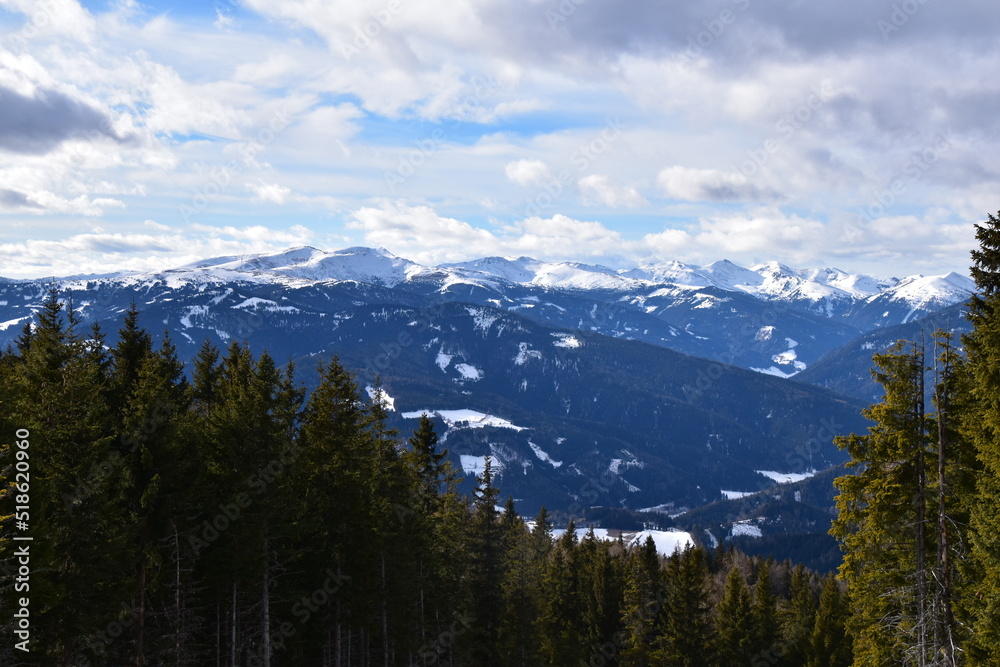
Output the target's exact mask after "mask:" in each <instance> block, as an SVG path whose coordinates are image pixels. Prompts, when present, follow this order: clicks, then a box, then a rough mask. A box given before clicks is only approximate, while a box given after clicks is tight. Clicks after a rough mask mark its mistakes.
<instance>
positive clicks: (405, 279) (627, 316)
mask: <svg viewBox="0 0 1000 667" xmlns="http://www.w3.org/2000/svg"><path fill="white" fill-rule="evenodd" d="M54 282H55V284H56V285H58V286H60V287H61V288H62V289H65V290H70V291H72V292H73V293H74V294H76V295H77V299H78V303H90V302H92V301H93V300H92V299H88V298H86V297H85V296H84V295H86V294H88V293H91V292H93V291H94V290H101V291H102V292H103V293H104V294H105V295H108V290H111V291H114V290H125V291H141V292H142V293H143V294H144V295H148V296H150V297H151V298H149V299H145V297H144V299H145V300H144V303H147V304H152V303H155V302H157V300H165V301H168V302H173V304H174V306H175V310H176V309H180V312H179V313H178V314H177V315H176V320H177V322H178V323H179V324H180V326H181V334H182V336H185V337H190V336H191V335H192V334H193V333H194V332H193V331H188V329H191V328H194V329H197V328H198V327H197V326H196V325H194V324H192V322H197V321H198V320H203V321H204V320H205V319H211V315H210V314H211V313H212V312H213V311H218V310H220V309H223V308H230V309H238V310H241V311H243V312H250V311H253V312H282V311H283V312H287V313H293V312H299V313H309V312H310V311H311V310H313V309H314V307H315V306H314V305H310V304H309V303H305V302H302V303H299V302H297V301H296V299H293V298H292V297H293V296H294V295H300V294H302V293H303V292H304V291H307V290H320V291H322V290H324V289H327V288H329V287H330V286H332V285H340V286H342V287H343V288H344V289H355V290H362V291H366V294H365V295H363V296H359V297H358V299H356V300H355V301H354V302H353V303H371V302H374V303H400V302H402V303H412V302H413V300H414V299H423V300H425V301H427V300H429V301H431V302H435V301H448V302H456V301H457V302H466V303H473V304H475V305H479V306H488V307H492V308H498V309H500V310H506V311H512V312H518V313H521V314H523V315H524V316H526V317H528V318H530V319H532V320H534V321H537V322H539V323H542V324H545V325H549V326H559V327H565V328H568V329H581V330H585V331H594V332H598V333H601V334H605V335H610V336H614V337H616V338H625V339H632V340H638V341H643V342H646V343H650V344H653V345H657V346H661V347H667V348H670V349H674V350H677V351H679V352H683V353H685V354H691V355H694V356H698V357H704V358H708V359H713V360H716V361H722V362H725V363H731V364H736V365H738V366H742V367H743V368H747V369H751V370H755V371H759V372H763V373H768V374H772V375H777V376H780V377H791V376H793V375H795V374H797V373H799V372H800V371H802V370H803V369H805V368H806V367H808V365H810V364H812V363H813V362H814V361H816V360H818V359H819V357H821V356H822V355H823V354H824V353H826V352H828V351H830V350H832V349H834V348H836V347H839V346H840V345H843V344H846V343H847V342H848V341H850V340H852V339H854V338H857V337H858V336H860V335H862V334H864V333H866V332H869V331H872V330H874V329H878V328H884V327H887V326H893V325H898V324H903V323H907V322H910V321H914V320H917V319H919V318H921V317H925V316H927V315H929V314H931V313H933V312H936V311H939V310H941V309H943V308H946V307H948V306H952V305H954V304H958V303H963V302H964V301H965V300H967V299H968V297H969V295H970V294H971V292H972V290H973V289H974V284H973V283H972V281H971V280H969V279H968V278H966V277H965V276H962V275H959V274H957V273H949V274H946V275H941V276H919V275H918V276H908V277H905V278H889V279H877V278H873V277H871V276H865V275H856V274H850V273H847V272H845V271H841V270H839V269H831V268H824V269H793V268H790V267H788V266H785V265H783V264H780V263H778V262H768V263H765V264H759V265H756V266H753V267H750V268H746V267H742V266H739V265H737V264H734V263H733V262H730V261H728V260H721V261H717V262H713V263H712V264H708V265H706V266H694V265H689V264H682V263H680V262H668V263H664V264H657V265H644V266H639V267H632V268H617V269H615V268H608V267H605V266H597V265H590V264H583V263H579V262H552V261H541V260H537V259H532V258H530V257H516V258H510V257H506V258H505V257H485V258H481V259H475V260H470V261H465V262H456V263H448V264H440V265H437V266H431V265H424V264H419V263H417V262H413V261H411V260H408V259H405V258H403V257H398V256H396V255H393V254H392V253H390V252H389V251H387V250H385V249H373V248H361V247H358V248H346V249H343V250H338V251H332V252H331V251H324V250H319V249H317V248H312V247H300V248H292V249H289V250H285V251H282V252H278V253H273V254H265V255H246V256H229V257H216V258H211V259H205V260H201V261H197V262H193V263H191V264H188V265H185V266H180V267H177V268H174V269H169V270H165V271H157V272H151V273H135V272H122V273H117V274H109V275H103V276H72V277H67V278H63V279H57V280H55V281H54ZM38 284H40V283H39V282H37V281H3V282H2V283H0V285H8V286H9V289H13V290H15V291H18V292H19V293H23V292H25V290H27V292H30V291H31V289H32V288H31V287H30V286H31V285H38ZM47 284H51V282H50V281H47ZM221 286H230V287H229V288H228V289H229V290H230V292H232V293H235V294H240V295H243V297H244V298H242V299H241V300H240V301H238V302H236V303H234V304H228V305H225V304H224V303H223V301H224V297H222V296H216V297H213V298H211V299H207V300H206V299H201V300H200V301H199V298H200V297H202V296H204V295H205V294H206V293H207V292H212V291H213V290H216V289H217V288H220V287H221ZM351 286H353V287H351ZM178 290H179V291H180V293H188V292H191V293H192V294H191V296H190V297H189V298H187V299H181V298H179V297H178V295H177V294H175V293H174V292H175V291H178ZM261 290H265V291H268V296H264V295H263V294H262V293H257V292H260V291H261ZM275 290H277V291H278V292H280V293H281V296H280V297H279V298H277V299H275V298H273V297H274V294H276V293H277V292H275ZM385 290H388V292H385ZM251 292H253V293H251ZM375 294H377V296H374V295H375ZM107 298H112V297H110V296H107ZM121 298H125V297H124V296H123V297H121ZM130 298H131V297H130ZM25 300H27V301H28V303H26V302H25ZM373 300H374V301H373ZM182 302H183V303H187V304H188V305H185V306H183V308H182V307H181V303H182ZM286 302H287V303H286ZM37 305H38V300H37V299H31V298H28V297H24V298H22V299H15V300H13V301H10V305H7V304H6V303H3V304H0V338H2V337H3V332H4V331H5V330H8V329H16V327H17V326H19V325H20V324H21V323H23V322H25V321H27V320H28V319H30V317H31V315H32V312H33V311H34V310H35V309H37ZM5 306H7V307H6V308H5ZM85 308H86V307H85ZM85 315H86V312H85ZM95 316H98V315H95ZM305 316H307V315H303V317H305ZM169 320H170V318H169V317H168V321H169ZM209 330H210V331H212V332H214V333H215V335H216V336H217V337H219V338H220V340H225V339H226V336H232V337H237V338H238V337H239V332H227V331H225V330H224V328H220V327H210V328H209ZM192 340H193V338H192Z"/></svg>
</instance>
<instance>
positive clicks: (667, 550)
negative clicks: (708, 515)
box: [552, 528, 694, 556]
mask: <svg viewBox="0 0 1000 667" xmlns="http://www.w3.org/2000/svg"><path fill="white" fill-rule="evenodd" d="M588 530H589V529H588V528H577V529H576V536H577V539H581V540H582V539H583V538H584V537H586V536H587V532H588ZM565 534H566V529H565V528H556V529H555V530H553V531H552V537H553V539H556V540H558V539H559V538H560V537H562V536H563V535H565ZM594 537H596V538H597V539H599V540H604V541H607V542H617V541H618V538H619V537H621V539H622V541H623V542H625V544H627V545H629V546H642V545H643V544H645V543H646V538H647V537H652V538H653V544H655V545H656V551H657V553H659V554H660V555H661V556H672V555H673V554H674V553H675V552H677V551H683V550H684V549H687V548H688V547H693V546H694V539H693V538H692V537H691V533H687V532H684V531H681V530H642V531H638V532H636V531H622V530H617V529H615V528H594Z"/></svg>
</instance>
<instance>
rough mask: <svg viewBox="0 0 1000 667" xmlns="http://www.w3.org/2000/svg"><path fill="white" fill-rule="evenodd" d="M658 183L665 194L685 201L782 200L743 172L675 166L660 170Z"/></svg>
mask: <svg viewBox="0 0 1000 667" xmlns="http://www.w3.org/2000/svg"><path fill="white" fill-rule="evenodd" d="M656 180H657V183H658V184H659V186H660V188H661V189H662V190H663V192H664V194H666V195H667V196H668V197H671V198H674V199H681V200H684V201H696V202H700V201H707V202H731V201H767V200H773V199H778V198H779V195H778V194H777V193H775V192H773V191H766V190H762V189H760V188H758V187H757V186H756V185H754V184H753V183H752V182H751V181H750V180H749V179H748V178H747V177H746V176H745V175H743V174H742V173H740V172H723V171H719V170H718V169H693V168H690V167H680V166H673V167H667V168H666V169H663V170H662V171H660V173H659V175H658V176H657V179H656Z"/></svg>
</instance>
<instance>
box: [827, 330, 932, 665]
mask: <svg viewBox="0 0 1000 667" xmlns="http://www.w3.org/2000/svg"><path fill="white" fill-rule="evenodd" d="M875 362H876V364H877V365H878V367H879V368H880V371H878V372H876V373H875V377H876V379H877V380H878V381H879V383H880V384H882V386H883V387H884V388H885V397H884V399H883V401H882V403H880V404H878V405H874V406H872V407H871V408H869V409H867V410H866V411H865V412H864V415H865V416H866V417H867V418H868V419H870V420H872V421H873V422H874V425H873V426H872V427H870V428H869V434H868V435H864V436H858V435H852V436H849V437H847V438H839V439H838V441H837V444H838V446H840V447H842V448H846V449H847V450H848V452H849V453H850V455H851V461H850V463H848V466H850V467H852V468H855V469H858V470H859V472H858V473H857V474H853V475H846V476H843V477H839V478H838V479H837V480H836V481H835V485H836V487H837V488H838V489H839V490H840V494H839V495H838V496H837V509H838V515H837V518H836V519H835V520H834V522H833V527H832V528H831V531H830V532H831V534H833V535H834V537H836V538H838V539H839V540H840V541H841V542H842V544H843V550H844V562H843V564H842V565H841V568H840V572H841V575H842V576H843V577H844V579H845V580H846V581H847V582H848V585H849V586H850V589H851V592H852V597H851V601H852V604H853V614H852V619H851V627H852V629H853V631H854V636H855V661H856V664H857V665H859V666H861V665H882V664H886V663H888V662H893V661H897V662H901V661H903V660H904V656H907V655H910V654H911V652H915V653H916V654H917V655H925V654H926V648H927V646H926V643H925V639H926V627H927V626H926V620H927V617H926V612H927V607H926V598H925V590H924V588H923V587H924V585H925V581H926V579H925V578H926V576H927V568H926V565H925V564H924V563H922V560H921V556H926V554H927V552H928V547H929V543H928V535H927V532H926V516H925V513H926V491H927V486H926V479H925V476H926V470H925V468H924V463H925V460H926V457H927V455H928V442H927V433H926V429H927V424H926V420H925V418H924V413H923V404H924V388H923V375H924V371H925V369H924V364H923V356H922V353H921V351H920V350H919V349H916V348H914V349H912V350H911V351H909V352H906V353H904V352H903V347H902V343H901V344H900V345H899V346H897V348H896V352H895V353H894V354H880V355H876V356H875ZM920 664H923V663H922V662H921V663H920Z"/></svg>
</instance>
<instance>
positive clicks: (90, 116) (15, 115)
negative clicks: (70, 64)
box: [0, 86, 126, 154]
mask: <svg viewBox="0 0 1000 667" xmlns="http://www.w3.org/2000/svg"><path fill="white" fill-rule="evenodd" d="M0 118H3V122H2V123H0V149H2V150H6V151H9V152H12V153H30V154H39V153H47V152H49V151H51V150H52V149H54V148H55V147H56V146H58V145H59V144H61V143H62V142H64V141H66V140H67V139H71V138H76V137H86V138H88V139H93V138H97V139H109V140H112V141H117V142H122V141H125V140H126V138H125V137H120V136H118V135H117V133H116V132H115V130H114V128H113V124H112V121H111V119H110V118H109V117H108V116H107V115H106V114H104V113H103V112H101V111H98V110H97V109H95V108H93V107H92V106H89V105H87V104H85V103H83V102H81V101H80V100H77V99H74V98H72V97H70V96H69V95H66V94H65V93H61V92H58V91H55V90H42V89H39V90H37V91H36V92H35V94H34V95H30V96H29V95H22V94H21V93H19V92H17V91H15V90H12V89H10V88H6V87H3V86H0Z"/></svg>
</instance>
